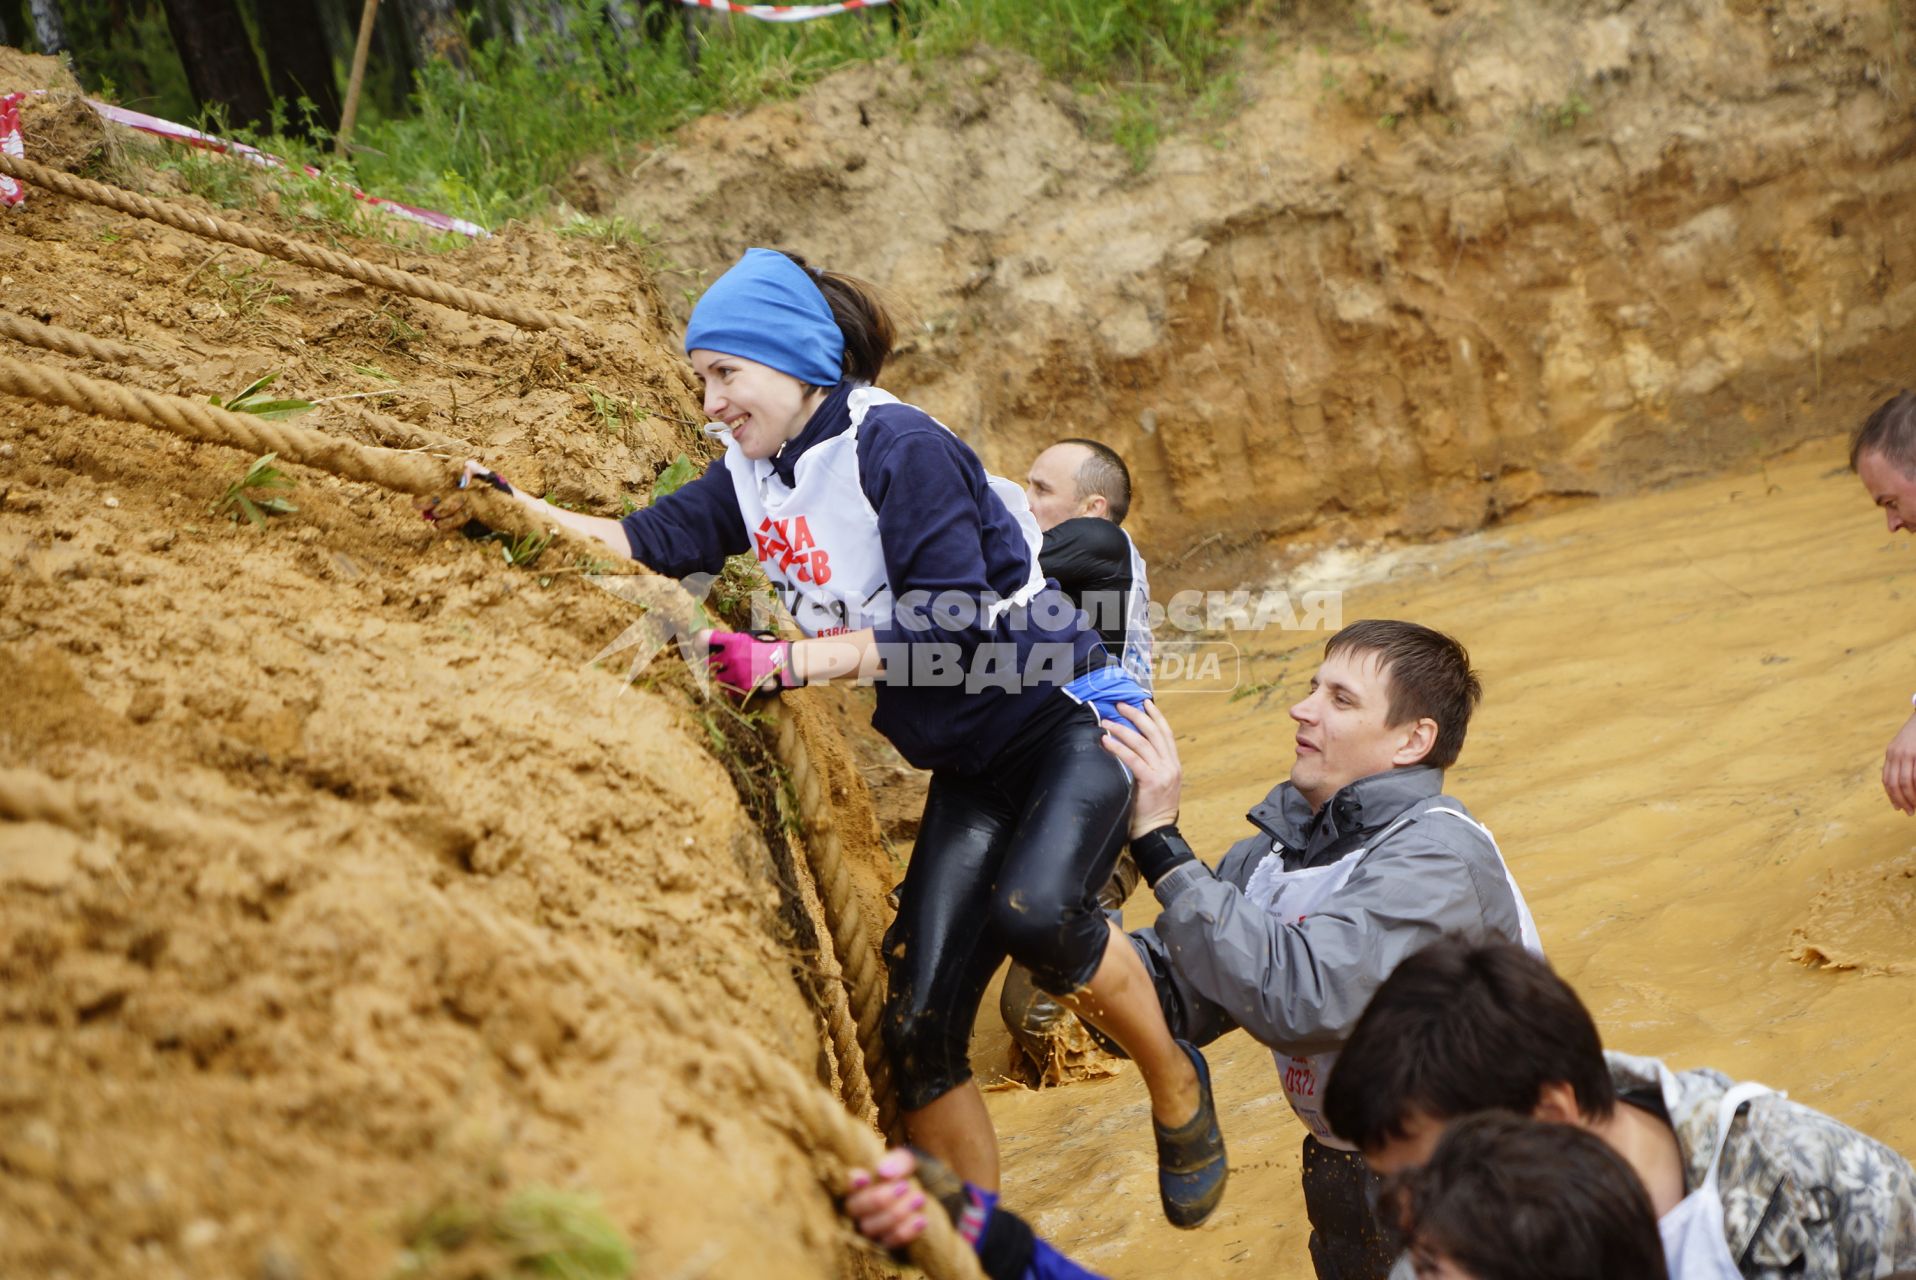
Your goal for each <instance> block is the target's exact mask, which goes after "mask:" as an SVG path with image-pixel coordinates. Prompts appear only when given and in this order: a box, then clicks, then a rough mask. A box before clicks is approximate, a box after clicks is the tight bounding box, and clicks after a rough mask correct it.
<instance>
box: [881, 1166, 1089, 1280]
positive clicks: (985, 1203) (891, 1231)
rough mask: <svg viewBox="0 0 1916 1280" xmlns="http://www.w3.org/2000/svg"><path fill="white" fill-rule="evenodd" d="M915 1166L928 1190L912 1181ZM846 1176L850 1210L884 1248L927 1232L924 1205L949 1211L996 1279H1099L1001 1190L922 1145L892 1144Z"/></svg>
mask: <svg viewBox="0 0 1916 1280" xmlns="http://www.w3.org/2000/svg"><path fill="white" fill-rule="evenodd" d="M914 1174H915V1175H916V1176H917V1178H918V1181H919V1183H920V1185H922V1186H923V1187H924V1192H920V1191H919V1190H918V1188H917V1187H914V1186H913V1185H912V1182H911V1179H912V1177H913V1175H914ZM849 1178H850V1181H851V1188H852V1189H851V1190H850V1191H849V1192H848V1193H847V1194H846V1196H845V1213H846V1216H848V1217H849V1218H851V1220H852V1222H853V1223H854V1224H855V1225H856V1226H857V1227H858V1229H859V1231H860V1232H862V1233H863V1234H864V1235H865V1236H866V1238H867V1239H870V1240H873V1241H876V1242H877V1243H878V1244H881V1245H884V1246H885V1247H886V1248H887V1249H891V1250H894V1251H902V1250H903V1249H904V1248H905V1246H906V1245H909V1244H910V1243H911V1242H912V1241H914V1240H916V1239H917V1238H918V1237H919V1236H921V1235H923V1234H924V1231H925V1215H926V1214H927V1213H944V1214H947V1215H948V1216H949V1217H950V1218H951V1221H952V1224H953V1225H954V1226H956V1227H957V1229H958V1234H959V1235H960V1236H961V1237H963V1238H964V1241H965V1243H967V1244H969V1245H970V1246H971V1247H972V1250H973V1251H974V1252H975V1253H977V1255H978V1265H979V1267H980V1268H981V1269H982V1270H983V1271H984V1273H985V1274H986V1275H987V1276H989V1277H990V1278H991V1280H1099V1278H1098V1276H1097V1274H1096V1273H1095V1272H1092V1271H1087V1270H1085V1269H1084V1268H1083V1267H1081V1266H1079V1265H1078V1264H1077V1263H1075V1262H1073V1261H1072V1260H1071V1259H1069V1258H1067V1257H1065V1256H1064V1254H1062V1253H1060V1252H1058V1250H1057V1249H1055V1248H1053V1247H1052V1246H1051V1245H1049V1244H1047V1243H1046V1242H1045V1241H1043V1240H1041V1239H1039V1238H1038V1237H1037V1236H1036V1235H1035V1234H1033V1232H1032V1230H1031V1227H1030V1226H1029V1225H1028V1224H1027V1223H1026V1222H1025V1220H1024V1219H1023V1218H1020V1217H1019V1216H1018V1215H1017V1214H1015V1213H1013V1212H1011V1211H1010V1210H1009V1209H1006V1208H1005V1207H1004V1206H1002V1205H1000V1204H999V1203H998V1196H997V1193H995V1192H992V1191H986V1190H984V1189H983V1188H981V1187H976V1186H973V1185H972V1184H970V1183H968V1182H963V1181H960V1180H959V1178H958V1176H957V1175H956V1174H954V1173H952V1172H951V1170H949V1169H947V1168H946V1167H945V1166H944V1165H942V1164H941V1163H939V1162H938V1161H937V1160H936V1159H933V1158H931V1157H929V1156H924V1155H923V1154H922V1153H919V1152H914V1151H912V1150H910V1149H909V1148H907V1147H894V1148H892V1149H891V1150H890V1151H887V1152H886V1153H885V1154H884V1156H883V1157H882V1158H880V1160H879V1161H878V1165H877V1167H876V1168H873V1169H853V1170H851V1172H850V1174H849ZM927 1194H929V1195H930V1197H931V1199H930V1200H929V1201H928V1200H927V1199H926V1195H927Z"/></svg>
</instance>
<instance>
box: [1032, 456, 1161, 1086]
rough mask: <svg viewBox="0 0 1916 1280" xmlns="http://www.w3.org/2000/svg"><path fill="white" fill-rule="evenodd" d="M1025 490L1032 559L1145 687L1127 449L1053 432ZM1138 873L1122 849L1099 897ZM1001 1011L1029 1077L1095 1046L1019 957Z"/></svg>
mask: <svg viewBox="0 0 1916 1280" xmlns="http://www.w3.org/2000/svg"><path fill="white" fill-rule="evenodd" d="M1025 498H1026V500H1027V501H1029V502H1030V504H1031V514H1032V515H1034V516H1036V517H1037V519H1038V528H1039V529H1041V530H1043V531H1044V547H1043V549H1042V550H1041V551H1040V552H1039V553H1038V564H1039V567H1040V568H1041V569H1043V571H1044V575H1045V577H1047V578H1055V579H1057V582H1058V589H1059V590H1060V591H1062V592H1063V593H1064V594H1065V595H1066V596H1067V597H1068V598H1069V599H1070V600H1071V602H1072V603H1073V604H1075V605H1077V606H1078V607H1079V608H1080V609H1082V610H1084V611H1085V613H1086V614H1087V615H1088V616H1089V617H1090V619H1091V625H1092V626H1094V627H1096V628H1097V630H1098V634H1099V635H1101V636H1103V637H1104V644H1105V648H1107V649H1109V650H1110V651H1111V652H1112V654H1113V655H1115V656H1116V657H1117V658H1118V660H1119V661H1120V662H1122V663H1123V664H1124V665H1125V667H1126V668H1127V669H1129V670H1130V672H1131V674H1132V675H1133V676H1135V677H1136V678H1137V680H1138V683H1139V684H1141V685H1143V686H1144V687H1145V688H1146V689H1147V690H1148V689H1150V688H1151V629H1150V618H1149V616H1148V610H1149V608H1150V586H1149V584H1148V583H1147V582H1146V580H1145V570H1144V557H1143V556H1140V555H1139V554H1138V549H1137V547H1136V546H1135V545H1134V544H1133V543H1132V541H1131V535H1130V534H1128V533H1126V532H1125V531H1124V530H1123V529H1122V528H1121V527H1120V526H1121V525H1122V524H1123V523H1124V517H1125V515H1126V513H1127V512H1129V511H1130V509H1131V473H1130V471H1129V469H1127V468H1126V467H1125V465H1124V459H1123V458H1120V457H1119V456H1118V455H1117V453H1116V451H1114V450H1113V449H1111V448H1110V446H1108V445H1103V444H1099V443H1098V442H1097V441H1096V440H1060V441H1059V442H1058V443H1056V444H1054V445H1052V446H1051V447H1050V448H1049V449H1046V450H1045V451H1044V452H1043V453H1041V454H1039V455H1038V456H1037V458H1036V459H1035V460H1034V461H1033V462H1032V464H1031V471H1030V473H1029V475H1027V477H1026V479H1025ZM1137 882H1138V868H1137V864H1136V863H1135V862H1133V861H1132V860H1131V855H1130V854H1129V853H1125V854H1122V855H1120V856H1119V858H1118V865H1117V867H1116V868H1115V869H1114V870H1113V871H1112V873H1111V879H1110V880H1109V881H1108V882H1106V884H1105V886H1104V888H1103V890H1102V891H1100V893H1099V895H1098V898H1099V901H1100V902H1102V903H1103V904H1104V906H1105V909H1106V910H1109V911H1115V910H1117V909H1118V908H1119V907H1122V906H1123V905H1124V900H1125V899H1126V898H1128V897H1129V896H1130V895H1131V890H1132V888H1133V887H1135V886H1136V884H1137ZM998 1012H999V1014H1000V1015H1001V1016H1002V1017H1003V1018H1004V1022H1005V1029H1006V1030H1008V1031H1009V1032H1010V1033H1011V1038H1012V1040H1013V1041H1014V1042H1016V1044H1017V1045H1018V1048H1019V1050H1020V1051H1022V1053H1023V1054H1024V1056H1025V1057H1026V1058H1027V1059H1028V1060H1029V1061H1030V1064H1031V1072H1030V1075H1029V1077H1028V1078H1027V1083H1029V1084H1034V1085H1042V1084H1047V1083H1055V1082H1056V1081H1057V1080H1059V1079H1060V1078H1064V1077H1065V1076H1066V1074H1067V1071H1068V1065H1069V1063H1070V1062H1071V1061H1072V1060H1073V1059H1074V1058H1075V1057H1076V1056H1078V1055H1081V1054H1085V1053H1091V1054H1093V1055H1094V1056H1102V1055H1101V1054H1098V1051H1097V1050H1096V1049H1095V1047H1094V1046H1093V1044H1092V1042H1091V1038H1090V1036H1089V1035H1087V1034H1086V1033H1085V1032H1084V1031H1083V1030H1082V1028H1080V1027H1079V1026H1078V1024H1077V1019H1076V1018H1074V1017H1072V1015H1071V1014H1070V1013H1069V1012H1067V1011H1066V1010H1065V1009H1064V1007H1063V1006H1062V1005H1060V1004H1059V1003H1058V1002H1057V1001H1056V1000H1053V999H1052V998H1051V997H1050V996H1048V995H1046V994H1045V993H1044V992H1043V991H1040V990H1039V989H1038V988H1037V986H1036V985H1034V984H1033V982H1032V980H1031V974H1030V973H1029V971H1027V970H1026V969H1024V968H1023V967H1021V966H1019V965H1015V964H1014V965H1012V966H1011V970H1010V972H1009V973H1007V974H1006V975H1005V984H1004V987H1003V989H1002V990H1001V991H1000V992H999V996H998Z"/></svg>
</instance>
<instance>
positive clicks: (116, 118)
mask: <svg viewBox="0 0 1916 1280" xmlns="http://www.w3.org/2000/svg"><path fill="white" fill-rule="evenodd" d="M33 92H34V93H36V94H41V93H45V92H46V90H44V89H35V90H34V91H33ZM26 96H27V95H26V94H24V93H9V94H7V95H6V96H5V97H0V147H5V148H6V150H7V152H8V154H10V155H16V156H24V155H25V154H26V152H25V150H24V149H23V148H22V147H21V145H20V103H21V102H23V101H24V100H25V99H26ZM86 104H87V105H88V106H89V107H92V108H93V109H94V110H95V111H96V112H98V113H99V114H100V116H101V118H103V119H106V120H111V121H112V122H113V123H114V124H118V125H125V126H126V127H127V128H129V129H138V130H139V131H140V132H141V133H150V134H152V135H153V136H154V137H157V138H166V139H168V140H169V141H172V142H183V143H185V144H186V145H187V146H189V147H200V148H203V149H205V150H207V151H218V152H220V153H221V154H223V155H229V156H238V157H239V158H240V159H242V160H245V161H247V162H249V163H251V164H256V165H258V166H259V167H260V168H262V169H287V168H291V167H292V166H290V165H289V164H287V163H286V161H284V160H282V159H280V158H279V157H278V156H276V155H273V154H272V153H271V152H268V151H261V150H260V149H259V148H258V147H249V146H247V145H246V144H245V143H244V142H229V141H227V140H226V139H225V138H216V137H214V136H213V135H212V134H210V133H202V132H200V131H199V130H198V129H190V128H188V127H187V126H186V125H183V124H174V123H173V122H172V121H171V120H162V119H160V118H159V117H158V116H150V115H147V114H146V113H145V112H144V111H129V110H127V109H126V108H125V107H116V106H114V105H113V104H111V103H108V102H95V101H94V100H93V99H92V98H88V99H86ZM299 168H300V171H301V172H302V173H304V174H305V175H306V176H307V177H309V178H319V179H323V180H325V181H327V182H331V183H333V184H335V185H336V186H341V187H345V188H346V190H348V191H350V192H352V195H353V199H355V200H359V201H363V202H364V203H366V204H367V205H370V206H371V207H373V208H375V209H382V210H384V211H385V212H387V213H390V214H392V215H393V216H394V217H396V218H405V219H407V220H408V221H411V222H417V223H419V224H420V225H421V226H427V227H431V228H432V229H433V230H435V231H452V232H456V233H458V234H459V235H464V236H483V235H486V234H487V232H486V229H485V228H484V227H482V226H480V225H479V224H478V223H476V222H468V221H466V220H465V219H464V218H455V217H453V216H452V215H451V214H446V213H439V212H437V211H436V210H433V209H421V208H420V207H419V206H417V205H411V204H406V203H404V202H402V201H399V200H387V199H384V198H383V197H380V196H374V195H368V194H366V193H365V192H364V191H361V190H360V189H359V188H358V187H354V186H348V185H347V184H346V183H343V182H340V181H339V179H337V178H328V177H327V176H326V175H325V174H324V173H322V172H321V171H320V170H318V169H315V168H314V167H313V166H312V165H310V164H303V165H301V166H299ZM24 199H26V192H25V191H24V190H22V189H21V187H20V184H19V183H17V182H15V181H14V180H13V179H11V178H8V177H6V176H4V175H0V206H5V205H15V204H19V203H20V202H21V201H22V200H24Z"/></svg>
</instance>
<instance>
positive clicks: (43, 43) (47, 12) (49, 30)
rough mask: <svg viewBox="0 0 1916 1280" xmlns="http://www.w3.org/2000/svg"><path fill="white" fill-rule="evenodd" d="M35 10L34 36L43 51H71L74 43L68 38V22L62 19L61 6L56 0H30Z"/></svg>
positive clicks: (51, 52)
mask: <svg viewBox="0 0 1916 1280" xmlns="http://www.w3.org/2000/svg"><path fill="white" fill-rule="evenodd" d="M28 2H29V5H30V7H31V9H32V12H33V38H34V39H35V40H36V41H37V42H38V43H39V45H40V52H41V53H49V54H54V55H58V54H62V53H70V52H72V50H73V45H72V44H71V43H70V42H69V41H68V40H67V24H66V23H64V22H62V21H61V20H60V6H59V4H58V3H56V0H28Z"/></svg>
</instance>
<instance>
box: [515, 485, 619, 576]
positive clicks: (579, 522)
mask: <svg viewBox="0 0 1916 1280" xmlns="http://www.w3.org/2000/svg"><path fill="white" fill-rule="evenodd" d="M512 499H513V501H514V502H517V503H520V504H521V505H523V506H525V507H527V508H528V509H530V510H531V511H533V512H535V513H536V514H537V515H538V517H539V519H541V520H543V521H545V522H546V523H548V524H556V525H563V526H564V527H565V528H567V529H570V530H571V531H572V532H574V533H577V534H583V535H584V536H585V537H588V538H593V539H595V540H597V541H599V542H601V543H604V544H605V546H606V547H607V548H608V549H609V550H611V551H612V552H613V553H614V554H616V555H617V556H618V557H619V558H620V559H622V560H630V559H631V558H632V542H631V539H629V538H627V537H626V536H625V527H624V526H623V525H621V524H620V523H619V522H618V521H617V520H612V519H608V518H607V517H605V516H589V515H586V514H585V513H584V512H583V511H567V510H566V509H565V508H564V507H555V506H553V505H552V504H551V503H550V502H547V501H546V500H545V499H543V498H535V497H533V496H532V495H531V494H529V493H527V492H525V491H524V490H523V489H520V490H515V491H514V492H513V495H512Z"/></svg>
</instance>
